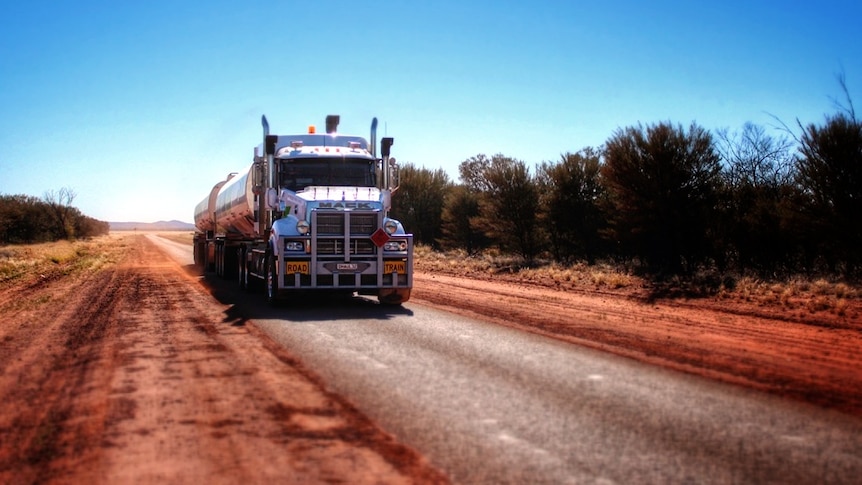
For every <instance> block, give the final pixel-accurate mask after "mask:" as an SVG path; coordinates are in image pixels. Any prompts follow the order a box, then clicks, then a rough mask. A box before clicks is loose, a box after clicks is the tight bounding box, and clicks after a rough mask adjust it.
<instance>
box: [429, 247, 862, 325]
mask: <svg viewBox="0 0 862 485" xmlns="http://www.w3.org/2000/svg"><path fill="white" fill-rule="evenodd" d="M416 268H417V270H419V271H424V272H429V273H434V272H440V273H444V274H449V275H455V276H464V277H472V278H483V279H487V278H491V277H497V278H505V279H508V280H517V281H521V282H525V283H531V284H538V285H542V286H547V287H552V288H559V289H567V288H577V289H581V290H585V291H590V290H602V291H612V292H619V293H629V294H631V293H633V292H639V291H641V290H644V289H647V291H649V289H655V285H654V283H652V282H650V281H648V280H646V279H644V278H641V277H639V276H636V275H633V274H631V273H629V272H627V271H625V270H622V269H620V268H617V267H614V266H613V265H610V264H606V263H600V264H595V265H587V264H584V263H576V264H572V265H561V264H557V263H538V264H534V265H532V266H529V265H525V264H524V263H523V261H521V260H520V259H519V258H516V257H512V256H504V255H500V254H499V253H497V252H495V251H487V252H484V253H482V254H478V255H468V254H467V253H466V252H465V251H458V250H455V251H445V252H439V251H433V250H431V249H430V248H429V247H427V246H419V247H417V248H416ZM694 279H695V280H699V279H703V280H710V281H715V282H716V283H710V284H701V283H698V282H697V281H695V282H683V281H671V282H668V283H663V285H664V286H665V287H667V286H676V287H679V288H682V287H683V286H686V287H687V288H685V289H684V291H680V292H675V291H672V290H668V288H663V292H662V294H665V295H668V296H674V295H682V296H687V297H693V296H694V297H700V298H715V299H719V300H724V301H737V302H743V303H747V304H751V305H762V306H770V307H773V308H779V309H787V310H795V309H805V310H807V311H809V312H811V313H818V312H829V313H834V314H836V315H844V312H845V311H846V309H847V308H848V306H849V305H850V302H858V300H860V299H862V288H860V287H858V286H853V285H850V284H848V283H845V282H840V281H828V280H826V279H822V278H821V279H814V280H811V279H805V278H800V277H797V278H793V279H790V280H787V281H763V280H759V279H756V278H751V277H742V278H738V279H737V278H732V277H725V278H724V279H723V280H720V279H719V278H717V277H715V276H714V275H708V276H704V277H701V278H694ZM701 286H702V288H701ZM693 287H697V288H693Z"/></svg>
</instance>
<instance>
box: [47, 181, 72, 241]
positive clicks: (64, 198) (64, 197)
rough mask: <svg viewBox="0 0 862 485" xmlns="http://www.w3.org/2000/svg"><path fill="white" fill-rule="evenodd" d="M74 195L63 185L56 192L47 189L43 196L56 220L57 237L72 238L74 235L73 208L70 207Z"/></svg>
mask: <svg viewBox="0 0 862 485" xmlns="http://www.w3.org/2000/svg"><path fill="white" fill-rule="evenodd" d="M75 197H77V194H75V192H74V191H73V190H72V189H70V188H68V187H63V188H61V189H60V190H59V192H56V193H55V192H54V191H53V190H51V191H48V192H46V193H45V196H44V197H43V200H44V201H45V203H46V204H48V207H49V208H50V211H51V214H52V215H53V217H54V219H55V220H56V223H57V225H56V230H57V239H74V237H75V214H74V209H75V208H74V207H72V202H73V201H74V200H75Z"/></svg>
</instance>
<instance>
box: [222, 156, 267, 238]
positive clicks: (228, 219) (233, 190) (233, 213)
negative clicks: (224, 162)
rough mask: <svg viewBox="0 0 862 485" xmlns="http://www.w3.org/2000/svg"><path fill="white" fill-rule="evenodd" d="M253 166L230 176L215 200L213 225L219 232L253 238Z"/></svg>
mask: <svg viewBox="0 0 862 485" xmlns="http://www.w3.org/2000/svg"><path fill="white" fill-rule="evenodd" d="M253 168H254V164H252V165H250V166H249V167H248V169H247V170H245V171H244V172H242V174H240V175H235V174H232V176H231V177H228V179H227V180H226V181H225V183H224V185H223V186H222V187H221V188H220V189H219V191H218V194H217V195H216V199H215V223H216V226H217V228H218V230H219V231H224V232H225V233H232V234H241V235H243V236H246V237H255V236H256V235H257V231H255V223H254V210H255V202H254V192H253V189H254V184H253V182H254V177H253V176H252V174H253Z"/></svg>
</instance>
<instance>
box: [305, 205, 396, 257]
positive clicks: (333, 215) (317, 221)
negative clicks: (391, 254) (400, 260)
mask: <svg viewBox="0 0 862 485" xmlns="http://www.w3.org/2000/svg"><path fill="white" fill-rule="evenodd" d="M379 218H380V213H379V212H357V211H315V212H314V213H313V215H312V235H313V236H316V244H317V254H318V256H345V255H357V256H374V255H375V254H377V246H375V245H374V243H373V242H372V241H371V235H372V234H374V231H376V230H377V228H379V227H380V219H379ZM348 221H350V222H348ZM345 228H349V234H345Z"/></svg>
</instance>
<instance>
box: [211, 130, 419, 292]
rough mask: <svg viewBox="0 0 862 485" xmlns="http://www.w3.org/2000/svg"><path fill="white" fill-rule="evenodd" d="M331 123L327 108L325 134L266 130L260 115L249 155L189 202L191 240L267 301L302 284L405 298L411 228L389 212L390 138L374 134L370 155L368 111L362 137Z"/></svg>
mask: <svg viewBox="0 0 862 485" xmlns="http://www.w3.org/2000/svg"><path fill="white" fill-rule="evenodd" d="M338 121H339V118H338V116H333V115H331V116H328V117H327V119H326V126H327V129H326V133H325V134H319V133H317V132H316V129H315V127H314V126H309V128H308V131H307V133H300V134H296V135H273V134H270V133H269V124H268V123H267V120H266V117H265V116H264V117H262V118H261V123H262V125H263V143H262V144H261V145H259V146H258V147H256V148H255V151H254V159H253V163H252V164H251V165H250V166H249V167H248V168H247V169H246V170H245V171H243V172H239V173H238V174H232V176H229V177H228V179H227V180H225V181H223V182H221V183H220V184H221V185H217V187H214V188H213V193H211V194H210V197H209V198H207V199H205V200H204V201H202V202H201V203H200V204H198V208H197V209H196V210H195V226H196V228H197V231H196V232H197V234H196V235H195V241H202V243H201V244H202V246H203V247H205V248H206V250H203V254H205V255H210V256H212V260H213V264H212V265H210V267H208V268H207V266H206V265H205V268H206V269H208V270H212V271H215V273H216V274H217V275H220V276H225V277H228V276H230V277H235V278H236V279H237V281H238V282H239V284H240V286H241V287H243V288H254V287H257V286H263V287H264V289H265V294H266V297H267V299H268V300H269V301H273V302H274V301H277V300H291V299H296V298H298V297H301V296H300V295H302V294H306V293H310V292H312V293H322V292H330V293H342V294H344V293H349V294H353V293H359V294H363V295H375V296H377V298H378V300H379V301H380V302H381V303H384V304H401V303H403V302H405V301H407V300H408V299H409V298H410V292H411V289H412V287H413V235H412V234H409V233H407V232H406V231H405V230H404V228H403V226H402V225H401V223H400V222H399V221H397V220H395V219H392V218H390V217H389V209H390V207H391V197H392V194H393V193H394V192H395V191H396V190H397V188H398V176H397V165H396V163H395V160H394V158H390V150H391V146H392V145H393V139H392V138H383V139H382V140H381V157H378V156H377V151H376V146H375V145H376V129H377V119H376V118H375V119H374V120H372V124H371V143H370V144H369V142H368V141H367V140H366V139H365V138H362V137H360V136H352V135H341V134H338V133H337V132H336V130H337V126H338ZM205 203H206V210H203V206H204V204H205ZM199 213H200V214H201V216H200V217H199V215H198V214H199ZM195 248H196V251H197V250H198V249H197V248H198V244H197V243H196V245H195ZM195 261H196V262H198V258H197V257H196V258H195ZM207 261H208V260H207ZM198 264H201V263H200V262H198Z"/></svg>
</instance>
